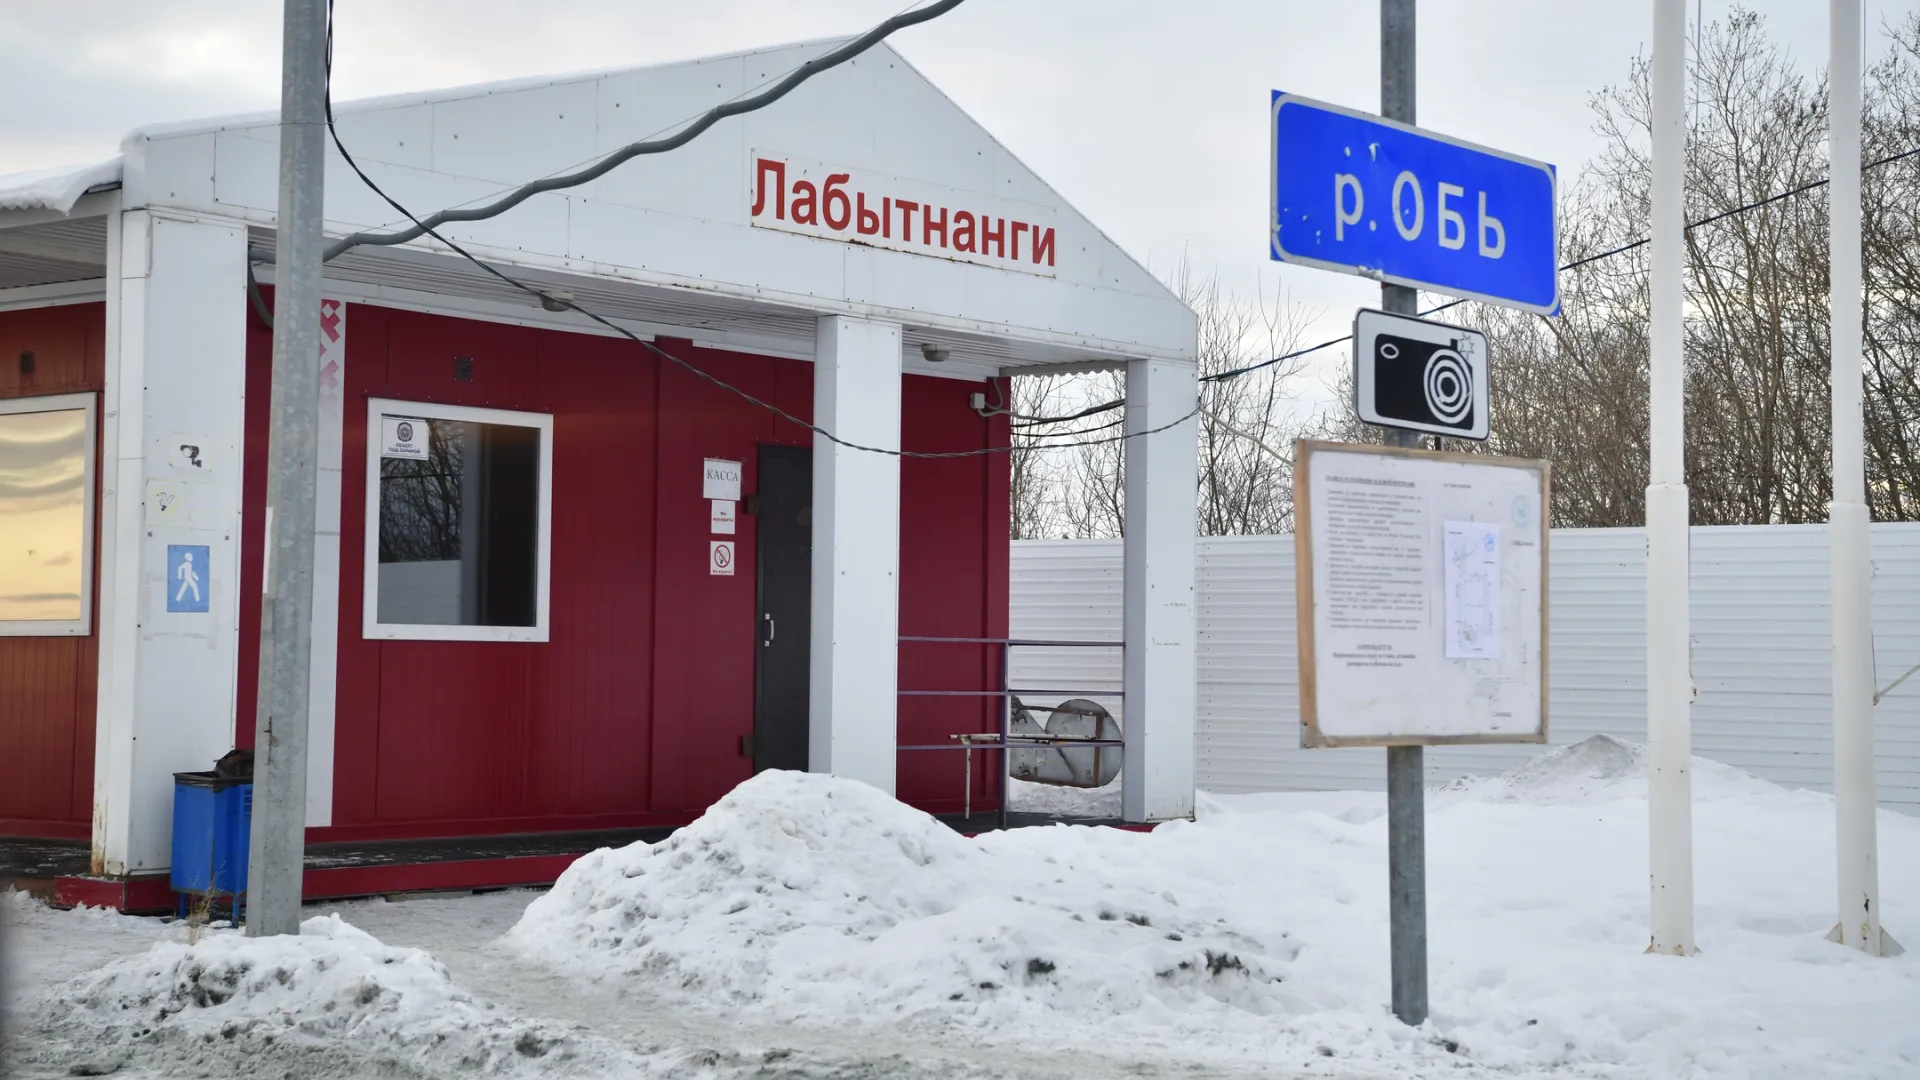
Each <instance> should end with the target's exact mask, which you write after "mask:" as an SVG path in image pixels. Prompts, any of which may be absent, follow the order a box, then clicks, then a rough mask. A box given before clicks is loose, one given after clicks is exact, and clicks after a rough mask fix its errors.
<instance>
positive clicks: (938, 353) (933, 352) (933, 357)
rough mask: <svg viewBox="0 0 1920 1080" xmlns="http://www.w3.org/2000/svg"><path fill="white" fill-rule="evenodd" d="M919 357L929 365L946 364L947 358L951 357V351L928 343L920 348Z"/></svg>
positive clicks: (943, 346)
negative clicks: (924, 359) (923, 358)
mask: <svg viewBox="0 0 1920 1080" xmlns="http://www.w3.org/2000/svg"><path fill="white" fill-rule="evenodd" d="M920 355H921V356H924V357H926V358H927V363H929V364H944V363H946V362H947V357H949V356H952V355H953V350H952V349H949V348H947V347H946V346H945V345H935V344H934V343H933V342H931V341H929V342H927V343H926V344H925V345H922V346H920Z"/></svg>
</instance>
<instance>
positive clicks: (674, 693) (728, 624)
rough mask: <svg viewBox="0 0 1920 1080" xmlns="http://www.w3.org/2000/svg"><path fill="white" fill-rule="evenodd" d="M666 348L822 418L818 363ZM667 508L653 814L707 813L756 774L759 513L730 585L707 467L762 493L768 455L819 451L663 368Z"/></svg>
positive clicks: (673, 344)
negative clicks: (718, 563) (718, 562)
mask: <svg viewBox="0 0 1920 1080" xmlns="http://www.w3.org/2000/svg"><path fill="white" fill-rule="evenodd" d="M661 347H662V348H663V349H664V350H666V351H668V352H670V353H671V354H672V355H674V356H678V357H680V358H682V359H684V360H686V361H688V362H689V363H692V364H695V365H697V366H698V367H699V369H700V370H702V371H705V372H707V373H709V374H711V375H713V376H714V377H716V378H719V379H722V380H724V381H726V382H728V383H730V384H732V385H733V386H736V387H739V388H740V389H742V390H745V391H746V392H748V393H750V394H752V395H754V396H755V397H756V398H759V399H760V400H762V401H765V402H768V403H770V404H773V405H775V406H778V407H779V408H781V409H783V410H785V411H786V412H788V413H791V414H793V415H794V416H797V417H799V418H800V419H802V420H809V419H811V418H812V416H813V378H812V377H813V366H812V365H811V364H806V363H802V362H800V361H797V360H782V359H775V358H770V357H763V356H745V355H741V354H738V353H730V352H722V351H720V350H716V349H701V348H695V347H693V346H692V345H691V344H689V343H688V342H684V341H666V342H662V343H661ZM659 373H660V375H659V378H660V441H659V450H658V455H659V456H658V467H659V474H658V475H659V480H658V484H659V492H660V510H659V519H658V523H657V529H658V537H659V540H658V544H657V547H656V549H655V551H656V564H655V579H654V580H655V585H656V588H657V590H658V593H657V596H658V602H657V606H656V608H655V611H654V619H655V623H654V641H655V662H654V671H655V672H656V678H655V680H654V687H653V702H654V716H655V717H656V718H657V722H656V726H655V732H654V758H653V783H654V794H653V803H652V807H653V809H655V810H659V811H676V810H677V811H697V810H700V809H702V808H704V807H706V806H707V805H708V804H710V803H712V802H713V801H714V800H716V799H718V798H719V797H720V796H722V795H724V794H726V793H727V791H728V790H730V789H731V788H732V787H733V786H734V785H735V784H738V783H739V782H740V781H742V780H745V779H746V778H747V777H748V776H750V775H752V773H753V762H752V760H751V759H749V758H745V757H742V756H740V739H741V737H742V736H744V735H747V734H749V733H751V732H752V731H753V679H754V655H753V649H754V641H755V634H756V628H755V626H754V619H755V612H756V604H757V600H758V598H757V597H756V595H755V580H754V572H753V567H754V566H755V565H756V563H755V559H756V554H755V552H756V551H757V548H756V546H755V542H754V525H753V519H752V518H751V517H750V516H747V515H745V514H741V515H740V516H739V518H738V523H737V526H736V528H737V532H736V534H735V536H734V537H733V539H734V542H735V548H734V552H735V557H734V563H735V565H736V566H737V567H738V568H739V569H738V571H737V572H736V573H735V574H733V576H731V577H716V576H714V575H712V574H710V573H708V571H707V543H708V541H709V540H710V539H711V538H712V532H711V522H712V517H711V513H710V508H709V506H708V503H707V500H706V499H705V498H703V497H702V495H701V462H702V461H703V460H704V459H705V458H710V457H713V458H726V459H729V460H733V461H738V462H741V464H742V471H741V479H740V486H741V491H742V492H743V493H749V492H753V491H755V490H756V489H757V488H758V485H759V447H760V446H761V445H763V444H766V445H779V446H810V445H812V442H813V437H812V434H811V433H810V432H808V431H807V430H806V429H805V428H802V427H800V426H798V425H796V424H792V423H789V422H788V421H785V420H781V419H780V418H779V417H776V416H774V415H773V414H772V413H770V412H768V411H766V410H765V409H761V408H759V407H756V406H754V405H751V404H748V403H747V402H746V401H743V400H742V399H741V398H740V397H739V396H738V395H736V394H732V393H729V392H727V391H725V390H722V389H720V388H719V387H716V386H714V385H713V384H712V383H709V382H707V381H705V380H703V379H701V378H700V377H698V376H696V375H694V374H692V373H690V372H688V371H686V370H685V369H683V368H681V367H679V366H678V365H675V364H670V363H662V364H660V365H659Z"/></svg>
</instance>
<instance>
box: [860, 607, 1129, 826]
mask: <svg viewBox="0 0 1920 1080" xmlns="http://www.w3.org/2000/svg"><path fill="white" fill-rule="evenodd" d="M900 643H901V644H903V645H905V644H909V643H911V644H921V645H997V646H999V648H1000V689H998V690H901V691H899V696H901V697H903V698H908V697H937V698H954V697H987V698H994V697H997V698H999V699H1000V733H999V738H998V740H997V741H994V742H982V741H981V740H982V739H987V738H991V737H992V734H991V733H989V732H963V733H961V734H957V735H950V736H948V738H949V739H951V740H953V741H952V742H947V743H924V744H916V745H909V746H900V747H897V748H896V749H898V750H900V751H908V750H959V751H961V752H962V754H963V755H964V758H963V760H964V763H965V764H964V767H965V769H966V784H965V791H966V794H965V796H964V802H963V807H964V810H963V817H964V818H965V819H968V820H971V819H972V817H973V752H974V751H975V750H986V751H994V750H998V751H1000V810H999V814H998V824H999V827H1000V828H1002V829H1004V828H1006V827H1007V804H1008V801H1009V798H1008V797H1009V795H1010V794H1011V792H1010V791H1009V790H1008V789H1009V788H1010V787H1011V785H1010V784H1008V783H1007V778H1008V777H1009V776H1010V775H1011V774H1012V771H1013V751H1014V750H1016V749H1034V748H1039V747H1058V746H1075V747H1092V748H1093V750H1094V753H1095V754H1096V755H1097V754H1098V753H1099V752H1100V749H1101V748H1102V747H1108V746H1115V747H1124V746H1125V745H1126V743H1125V742H1124V741H1123V740H1121V739H1101V738H1098V737H1089V736H1085V735H1026V734H1015V733H1014V730H1013V700H1014V698H1016V697H1019V696H1021V695H1023V694H1025V695H1037V694H1045V695H1047V696H1049V697H1053V696H1064V697H1067V698H1076V697H1080V698H1111V699H1118V700H1119V702H1120V708H1121V715H1122V716H1125V715H1126V703H1127V695H1126V691H1125V690H1124V689H1121V690H1059V689H1053V688H1047V689H1021V688H1016V687H1014V686H1012V685H1011V682H1012V679H1013V650H1014V649H1017V648H1037V649H1124V648H1125V647H1126V643H1125V642H1123V641H1053V640H1046V639H1038V638H990V637H919V636H904V635H903V636H902V637H901V638H900ZM1042 707H1043V708H1044V706H1042ZM896 724H897V722H896ZM896 730H897V727H896ZM1094 730H1095V732H1096V733H1097V732H1098V730H1099V728H1098V727H1097V726H1096V727H1095V729H1094ZM1096 775H1097V773H1096Z"/></svg>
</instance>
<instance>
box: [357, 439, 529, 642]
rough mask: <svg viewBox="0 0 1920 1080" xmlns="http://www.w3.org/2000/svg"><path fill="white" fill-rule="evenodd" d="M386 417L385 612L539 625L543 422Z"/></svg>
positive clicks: (394, 619)
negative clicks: (533, 424) (532, 424)
mask: <svg viewBox="0 0 1920 1080" xmlns="http://www.w3.org/2000/svg"><path fill="white" fill-rule="evenodd" d="M382 419H383V421H385V423H383V425H382V427H383V428H387V429H392V430H395V431H397V432H399V433H401V434H403V435H404V436H405V438H399V439H398V441H397V442H396V441H395V439H394V438H389V439H386V440H385V442H384V443H383V451H382V456H381V458H380V523H379V529H380V531H379V541H380V566H379V575H380V582H379V594H378V595H379V611H378V618H379V621H380V622H382V623H387V624H397V625H442V626H533V625H534V624H535V616H536V612H535V598H536V594H537V591H538V580H537V575H536V556H537V554H538V552H537V550H536V549H537V544H538V528H539V471H538V469H539V460H540V431H539V429H538V428H531V427H521V426H518V425H512V424H482V423H470V422H464V421H454V420H437V419H431V418H417V417H395V416H387V417H383V418H382ZM421 429H425V439H424V447H423V448H420V443H421V441H422V440H421V438H420V433H421ZM370 436H371V437H374V438H382V432H381V431H379V430H376V431H373V432H370ZM396 438H397V436H396Z"/></svg>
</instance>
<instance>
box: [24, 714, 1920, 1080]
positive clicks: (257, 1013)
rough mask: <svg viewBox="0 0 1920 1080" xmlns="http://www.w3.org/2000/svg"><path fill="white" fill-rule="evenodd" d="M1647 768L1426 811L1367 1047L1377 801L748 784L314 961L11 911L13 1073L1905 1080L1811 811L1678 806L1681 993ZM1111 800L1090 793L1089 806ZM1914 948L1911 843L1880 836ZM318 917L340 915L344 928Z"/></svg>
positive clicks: (1885, 967) (1378, 937)
mask: <svg viewBox="0 0 1920 1080" xmlns="http://www.w3.org/2000/svg"><path fill="white" fill-rule="evenodd" d="M1641 768H1642V766H1641V764H1640V762H1639V760H1638V757H1637V752H1636V751H1635V750H1634V748H1631V747H1626V746H1623V745H1621V744H1617V743H1610V742H1605V741H1600V742H1590V743H1586V744H1581V745H1580V746H1577V747H1572V748H1569V749H1567V750H1563V751H1559V752H1557V753H1555V754H1553V755H1548V756H1547V757H1545V758H1542V759H1536V761H1535V762H1533V763H1531V764H1530V765H1528V766H1526V767H1523V768H1522V769H1519V770H1516V771H1515V772H1514V773H1510V774H1508V775H1507V776H1505V777H1499V778H1493V779H1488V780H1480V781H1466V782H1462V783H1458V784H1454V785H1450V786H1448V787H1446V788H1442V789H1436V790H1434V791H1433V792H1432V793H1431V794H1430V796H1429V816H1428V826H1427V827H1428V866H1429V872H1430V899H1429V919H1430V936H1431V964H1432V1000H1433V1018H1432V1020H1431V1021H1430V1022H1429V1023H1428V1024H1427V1025H1426V1026H1425V1027H1424V1028H1422V1029H1418V1030H1414V1029H1408V1028H1405V1027H1404V1026H1402V1025H1400V1024H1399V1023H1398V1022H1396V1021H1395V1020H1393V1018H1392V1017H1391V1016H1390V1015H1389V1014H1388V1011H1387V1009H1386V1004H1385V1003H1386V1001H1387V997H1388V993H1387V990H1388V988H1387V978H1386V974H1387V941H1386V889H1385V882H1386V871H1385V861H1386V856H1385V840H1386V835H1385V823H1384V820H1383V810H1384V806H1383V800H1382V797H1381V796H1379V795H1377V794H1367V793H1334V794H1328V793H1316V794H1300V795H1258V796H1236V797H1206V798H1203V800H1202V806H1201V813H1200V816H1199V820H1198V821H1196V822H1193V823H1179V824H1175V825H1170V826H1163V827H1162V828H1160V829H1158V830H1156V831H1155V832H1153V833H1151V834H1135V833H1123V832H1117V831H1112V830H1103V829H1084V828H1065V827H1060V828H1052V829H1029V830H1020V831H1016V832H1014V833H1008V834H999V835H990V836H986V837H982V838H979V839H978V840H968V839H964V838H961V837H959V836H957V835H955V834H953V833H952V832H950V831H948V830H946V829H945V828H944V827H942V826H939V825H938V824H937V823H934V822H932V821H930V820H929V819H926V818H925V817H924V816H922V815H919V814H917V813H915V812H914V811H911V810H908V809H906V808H904V807H901V806H900V805H899V804H897V803H894V802H892V801H891V800H889V799H886V798H883V797H881V796H880V795H879V794H878V793H876V792H873V791H871V790H870V789H865V788H862V787H860V786H858V785H854V784H848V783H844V782H838V781H834V780H831V779H827V778H822V777H811V776H802V775H797V774H778V773H770V774H765V775H763V776H761V777H759V778H757V779H756V780H755V781H753V782H751V783H749V784H746V785H743V786H742V787H741V788H740V789H738V790H736V791H735V792H734V793H733V794H732V795H730V796H728V798H727V799H725V800H723V801H722V803H720V804H719V805H717V806H716V807H715V808H714V809H713V810H712V811H711V812H710V813H709V814H708V815H707V817H705V818H704V819H702V821H700V822H699V823H697V824H695V825H694V826H691V827H689V828H688V829H685V830H682V831H681V832H680V833H679V834H677V835H676V836H675V837H673V838H672V839H669V840H668V841H665V842H663V843H661V844H659V845H655V846H653V847H652V848H648V847H645V846H636V847H633V848H628V849H622V850H617V851H603V852H598V853H595V854H594V855H592V856H589V857H587V858H585V859H583V860H581V861H580V862H579V863H578V864H576V866H575V868H574V869H573V870H571V871H569V873H568V874H567V876H566V877H565V878H563V879H562V880H561V882H560V883H558V884H557V885H556V886H555V887H554V889H552V890H551V891H549V892H546V893H544V894H542V893H536V892H506V893H493V894H488V895H481V896H463V897H459V898H426V899H415V900H408V901H402V902H387V901H371V902H360V903H353V904H345V905H339V906H337V907H335V908H328V909H318V908H316V909H314V914H315V915H316V916H319V917H317V918H315V919H313V920H311V921H310V922H309V923H308V932H307V933H306V934H305V935H303V936H301V937H300V938H298V939H282V940H276V941H263V942H250V941H246V940H244V939H242V938H240V937H238V936H237V935H234V934H231V933H224V932H210V933H209V932H204V931H203V932H202V933H201V935H200V936H199V940H198V942H197V943H195V944H191V945H190V944H188V943H187V941H186V937H187V928H186V927H184V926H179V925H174V924H166V923H161V922H159V921H155V920H144V919H128V918H124V917H121V916H117V915H111V914H106V913H100V912H53V911H49V910H46V909H44V908H41V907H39V906H37V905H34V904H32V903H30V902H27V901H25V900H24V899H23V898H19V897H9V898H6V902H5V903H4V904H0V911H3V912H4V914H5V916H6V919H7V922H8V924H9V925H8V926H7V930H8V931H9V933H8V936H7V939H6V945H7V947H8V958H9V965H8V966H9V969H10V975H11V977H12V981H13V986H14V988H15V991H16V992H15V995H14V998H15V1001H16V1010H15V1012H14V1015H13V1017H12V1026H13V1030H14V1032H15V1034H16V1036H17V1038H16V1047H15V1061H14V1064H15V1066H16V1068H17V1069H19V1070H20V1071H21V1072H22V1074H23V1075H27V1076H61V1075H67V1074H68V1070H69V1068H70V1067H72V1066H75V1065H79V1066H82V1067H91V1068H95V1069H107V1068H114V1067H119V1073H118V1075H123V1076H141V1077H146V1076H177V1075H196V1074H199V1075H235V1074H237V1073H239V1072H244V1073H245V1074H247V1075H250V1076H316V1077H336V1076H338V1077H345V1076H364V1075H391V1076H431V1077H441V1076H445V1077H453V1076H456V1075H458V1076H528V1077H532V1076H538V1077H560V1076H583V1077H584V1076H628V1075H631V1076H694V1077H700V1076H711V1077H767V1078H772V1077H836V1078H855V1077H862V1078H864V1077H872V1078H880V1077H889V1078H890V1077H906V1078H914V1077H926V1078H936V1077H937V1078H948V1077H974V1076H982V1077H1040V1078H1048V1080H1052V1078H1061V1080H1065V1078H1068V1077H1072V1078H1075V1080H1082V1078H1087V1077H1099V1076H1129V1077H1132V1076H1141V1077H1175V1076H1178V1077H1183V1078H1186V1077H1215V1076H1217V1077H1256V1076H1258V1077H1288V1076H1312V1077H1330V1078H1337V1077H1389V1076H1391V1077H1414V1076H1434V1077H1438V1076H1447V1077H1478V1076H1556V1077H1557V1076H1578V1077H1670V1076H1701V1077H1741V1078H1746V1077H1755V1078H1760V1077H1782V1078H1785V1077H1807V1076H1821V1077H1875V1078H1880V1077H1903V1076H1916V1075H1920V1024H1916V1023H1915V1022H1914V1017H1915V1016H1916V1015H1920V959H1917V958H1920V949H1916V951H1915V952H1914V953H1910V954H1908V955H1906V956H1902V957H1899V958H1896V959H1891V960H1877V959H1869V958H1867V957H1863V956H1860V955H1857V954H1855V953H1852V952H1849V951H1847V950H1844V949H1841V948H1839V947H1838V946H1833V945H1829V944H1827V943H1825V942H1824V941H1822V940H1821V935H1822V934H1824V933H1825V931H1826V930H1827V929H1828V928H1829V927H1830V926H1831V924H1832V922H1833V916H1834V913H1833V905H1834V897H1833V892H1834V889H1833V866H1832V846H1833V840H1832V833H1833V816H1832V802H1831V800H1830V799H1828V798H1826V797H1825V796H1820V795H1816V794H1811V793H1807V792H1790V791H1784V790H1781V789H1779V788H1775V787H1772V786H1770V785H1768V784H1765V783H1763V782H1761V781H1758V780H1755V779H1754V778H1752V777H1750V776H1746V775H1745V774H1741V773H1738V772H1735V771H1733V770H1730V769H1726V768H1724V767H1719V766H1714V765H1712V764H1711V763H1705V762H1703V763H1700V765H1699V767H1698V768H1697V770H1696V778H1695V783H1696V786H1695V796H1696V806H1695V810H1694V820H1695V828H1696V832H1695V845H1694V846H1695V853H1696V873H1697V886H1696V895H1697V899H1698V923H1699V938H1700V943H1701V946H1702V949H1703V952H1702V954H1701V955H1700V956H1698V957H1694V958H1691V959H1686V960H1681V959H1676V958H1672V957H1651V956H1646V955H1643V953H1642V950H1643V949H1644V947H1645V944H1646V906H1647V901H1646V833H1647V817H1646V803H1645V799H1644V795H1643V785H1642V783H1641V781H1640V779H1639V776H1640V770H1641ZM1111 796H1112V793H1111V792H1106V791H1100V792H1087V793H1073V795H1072V796H1071V797H1078V798H1082V799H1100V798H1111ZM1881 867H1882V892H1883V899H1884V902H1885V907H1886V912H1887V925H1888V926H1889V927H1890V928H1891V929H1892V931H1893V932H1894V933H1895V934H1896V935H1897V936H1904V937H1905V938H1907V939H1908V941H1909V944H1913V943H1914V942H1915V941H1916V940H1920V820H1916V819H1913V818H1908V817H1903V816H1900V815H1894V814H1885V815H1882V817H1881ZM336 914H337V918H335V917H333V916H334V915H336Z"/></svg>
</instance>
